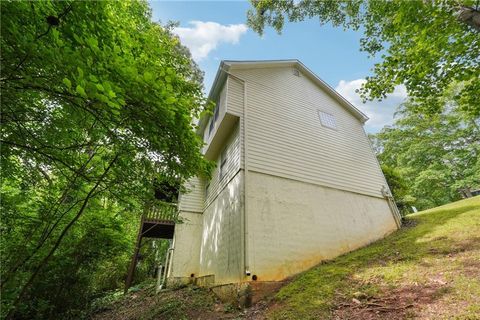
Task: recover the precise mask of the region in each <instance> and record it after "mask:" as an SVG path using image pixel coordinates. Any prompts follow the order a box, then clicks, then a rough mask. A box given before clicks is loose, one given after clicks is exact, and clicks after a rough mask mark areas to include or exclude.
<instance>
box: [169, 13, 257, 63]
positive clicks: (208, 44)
mask: <svg viewBox="0 0 480 320" xmlns="http://www.w3.org/2000/svg"><path fill="white" fill-rule="evenodd" d="M188 24H189V25H190V26H191V27H188V28H185V27H178V28H175V29H174V30H173V33H175V34H176V35H178V37H179V38H180V40H181V41H182V43H183V44H184V45H185V46H187V47H188V48H189V49H190V52H191V53H192V56H193V59H195V60H197V61H200V60H202V59H204V58H206V57H207V56H208V54H209V53H210V52H211V51H212V50H215V49H216V48H217V46H218V44H219V43H222V42H223V43H230V44H236V43H238V41H239V40H240V37H241V36H242V35H243V34H244V33H245V32H247V29H248V28H247V26H246V25H244V24H230V25H221V24H219V23H217V22H211V21H207V22H203V21H190V22H189V23H188Z"/></svg>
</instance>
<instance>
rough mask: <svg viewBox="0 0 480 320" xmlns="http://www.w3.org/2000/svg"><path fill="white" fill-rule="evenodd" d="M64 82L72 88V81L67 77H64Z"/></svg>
mask: <svg viewBox="0 0 480 320" xmlns="http://www.w3.org/2000/svg"><path fill="white" fill-rule="evenodd" d="M62 82H63V83H64V84H65V85H66V86H67V88H68V89H71V88H72V82H71V81H70V80H68V79H67V78H63V80H62Z"/></svg>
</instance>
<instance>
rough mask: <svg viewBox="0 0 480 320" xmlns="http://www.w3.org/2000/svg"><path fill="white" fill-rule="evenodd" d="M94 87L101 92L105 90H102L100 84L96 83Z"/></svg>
mask: <svg viewBox="0 0 480 320" xmlns="http://www.w3.org/2000/svg"><path fill="white" fill-rule="evenodd" d="M95 86H96V87H97V89H98V91H102V92H103V91H104V90H105V89H103V86H102V85H101V84H100V83H97V84H96V85H95Z"/></svg>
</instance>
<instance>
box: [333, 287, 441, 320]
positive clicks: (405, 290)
mask: <svg viewBox="0 0 480 320" xmlns="http://www.w3.org/2000/svg"><path fill="white" fill-rule="evenodd" d="M436 280H438V279H436ZM447 292H448V287H446V286H445V285H444V282H443V281H442V280H438V281H432V284H429V285H424V286H419V285H410V286H403V287H400V288H397V289H393V290H388V289H386V288H384V289H383V290H381V292H380V293H379V294H377V295H375V296H373V297H368V296H361V295H359V296H358V298H351V299H348V300H347V299H345V298H344V299H342V300H343V301H342V300H341V301H338V303H336V306H337V308H336V309H335V310H334V311H333V315H332V318H333V319H338V320H340V319H362V320H377V319H390V320H400V319H406V318H411V317H413V316H414V315H415V313H416V312H417V311H419V310H421V309H423V308H424V307H425V306H426V305H429V304H432V303H434V302H435V301H436V300H437V299H439V298H440V297H442V296H443V295H444V294H445V293H447Z"/></svg>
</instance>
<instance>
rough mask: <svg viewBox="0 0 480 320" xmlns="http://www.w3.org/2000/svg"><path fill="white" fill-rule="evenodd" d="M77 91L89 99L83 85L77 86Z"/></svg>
mask: <svg viewBox="0 0 480 320" xmlns="http://www.w3.org/2000/svg"><path fill="white" fill-rule="evenodd" d="M76 91H77V92H78V93H79V94H80V95H81V96H82V97H84V98H86V97H87V94H86V92H85V89H83V87H82V86H81V85H77V88H76Z"/></svg>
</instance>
